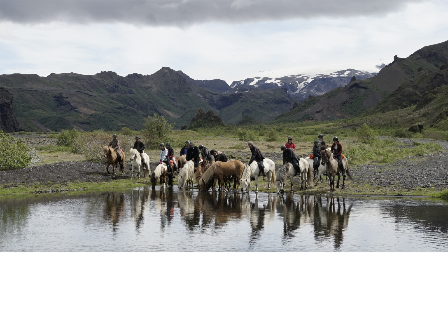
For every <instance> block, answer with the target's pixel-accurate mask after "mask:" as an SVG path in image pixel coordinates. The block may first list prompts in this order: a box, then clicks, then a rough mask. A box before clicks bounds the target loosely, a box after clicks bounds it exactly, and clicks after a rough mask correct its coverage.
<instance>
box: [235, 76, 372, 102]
mask: <svg viewBox="0 0 448 336" xmlns="http://www.w3.org/2000/svg"><path fill="white" fill-rule="evenodd" d="M374 75H376V73H372V72H367V71H360V70H355V69H347V70H339V71H333V72H330V73H327V74H323V73H318V74H299V75H290V76H281V77H268V76H258V77H252V78H246V79H245V80H241V81H234V82H233V83H232V84H231V85H230V87H231V89H232V90H233V92H245V91H251V90H254V89H261V90H266V89H271V88H279V87H282V88H286V89H287V90H288V94H289V95H290V96H291V97H292V98H293V99H295V100H297V101H299V102H300V101H303V100H305V99H306V98H307V97H308V96H309V95H313V96H319V95H322V94H324V93H326V92H328V91H331V90H333V89H335V88H337V87H341V86H345V85H347V84H348V83H349V82H350V80H351V79H352V78H353V76H355V77H356V79H365V78H369V77H372V76H374Z"/></svg>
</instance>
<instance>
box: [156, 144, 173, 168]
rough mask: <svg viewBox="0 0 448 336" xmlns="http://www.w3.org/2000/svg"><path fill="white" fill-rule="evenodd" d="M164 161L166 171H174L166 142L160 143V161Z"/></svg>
mask: <svg viewBox="0 0 448 336" xmlns="http://www.w3.org/2000/svg"><path fill="white" fill-rule="evenodd" d="M162 162H163V163H165V164H166V171H167V172H168V173H173V170H172V169H171V164H170V158H169V156H168V149H167V148H166V147H165V144H164V143H161V144H160V161H159V163H162Z"/></svg>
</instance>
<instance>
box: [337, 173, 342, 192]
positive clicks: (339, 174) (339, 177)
mask: <svg viewBox="0 0 448 336" xmlns="http://www.w3.org/2000/svg"><path fill="white" fill-rule="evenodd" d="M340 179H341V173H339V172H338V183H337V184H336V188H338V189H339V180H340Z"/></svg>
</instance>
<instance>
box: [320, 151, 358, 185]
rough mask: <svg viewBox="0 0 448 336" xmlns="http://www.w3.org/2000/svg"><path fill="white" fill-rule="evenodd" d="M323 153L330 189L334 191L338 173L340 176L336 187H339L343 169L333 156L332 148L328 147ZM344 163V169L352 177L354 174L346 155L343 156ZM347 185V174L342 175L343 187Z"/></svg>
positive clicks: (323, 162)
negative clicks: (351, 171)
mask: <svg viewBox="0 0 448 336" xmlns="http://www.w3.org/2000/svg"><path fill="white" fill-rule="evenodd" d="M321 153H322V164H323V165H325V167H326V169H327V177H328V179H329V181H330V191H334V179H335V177H336V175H337V176H338V183H337V184H336V188H339V180H340V178H341V173H342V172H341V171H340V169H339V165H338V160H336V159H335V158H334V157H333V154H332V153H331V149H330V148H327V149H325V150H323V151H321ZM342 165H343V166H344V171H345V172H346V173H347V175H348V177H349V178H350V179H351V178H352V176H351V174H350V170H349V169H348V161H347V158H346V157H343V158H342ZM344 187H345V174H343V175H342V187H341V188H342V189H344Z"/></svg>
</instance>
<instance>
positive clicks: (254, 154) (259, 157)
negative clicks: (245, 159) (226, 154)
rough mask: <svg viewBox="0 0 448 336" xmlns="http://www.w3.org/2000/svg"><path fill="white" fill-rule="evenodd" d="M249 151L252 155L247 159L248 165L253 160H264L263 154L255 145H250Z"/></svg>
mask: <svg viewBox="0 0 448 336" xmlns="http://www.w3.org/2000/svg"><path fill="white" fill-rule="evenodd" d="M250 151H251V152H252V157H251V158H250V161H249V165H250V164H251V163H252V162H253V161H254V160H255V161H257V162H260V161H263V160H264V156H263V155H262V154H261V152H260V150H259V149H258V148H257V147H255V146H252V148H251V149H250Z"/></svg>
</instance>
